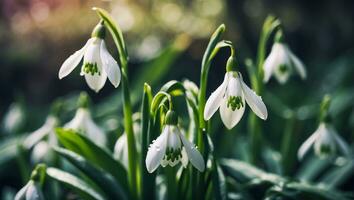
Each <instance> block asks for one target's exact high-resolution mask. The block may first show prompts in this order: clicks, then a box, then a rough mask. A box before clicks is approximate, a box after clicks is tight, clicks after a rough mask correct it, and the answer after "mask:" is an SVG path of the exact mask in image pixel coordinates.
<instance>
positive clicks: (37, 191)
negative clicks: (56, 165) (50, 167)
mask: <svg viewBox="0 0 354 200" xmlns="http://www.w3.org/2000/svg"><path fill="white" fill-rule="evenodd" d="M45 169H46V166H45V165H43V164H39V165H37V166H36V168H35V169H34V170H33V171H32V174H31V178H30V180H29V181H28V183H27V184H26V185H25V186H24V187H23V188H21V189H20V190H19V191H18V192H17V194H16V196H15V200H44V195H43V192H42V189H41V182H43V180H44V176H45Z"/></svg>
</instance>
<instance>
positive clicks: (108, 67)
mask: <svg viewBox="0 0 354 200" xmlns="http://www.w3.org/2000/svg"><path fill="white" fill-rule="evenodd" d="M104 38H105V27H104V25H103V22H100V23H99V24H98V25H97V26H96V27H95V29H94V30H93V32H92V36H91V38H90V39H89V40H88V41H87V43H86V44H85V46H84V47H83V48H81V49H80V50H78V51H76V52H75V53H74V54H72V55H71V56H70V57H69V58H68V59H66V60H65V62H64V63H63V65H62V66H61V67H60V70H59V79H62V78H64V77H65V76H67V75H68V74H70V73H71V72H72V71H73V70H74V69H75V68H76V67H77V66H78V65H79V63H80V62H81V60H82V58H83V60H84V61H83V65H82V67H81V72H80V75H81V76H85V80H86V82H87V84H88V86H89V87H90V88H91V89H92V90H94V91H95V92H98V91H99V90H101V89H102V88H103V86H104V84H105V82H106V80H107V77H108V79H109V80H110V82H111V83H112V84H113V86H114V87H118V85H119V83H120V79H121V72H120V69H119V66H118V64H117V62H116V61H115V60H114V58H113V57H112V56H111V54H110V53H109V52H108V50H107V47H106V44H105V41H104Z"/></svg>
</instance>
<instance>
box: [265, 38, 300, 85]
mask: <svg viewBox="0 0 354 200" xmlns="http://www.w3.org/2000/svg"><path fill="white" fill-rule="evenodd" d="M263 69H264V79H263V81H264V82H268V80H269V79H270V77H271V76H272V74H274V75H275V77H276V78H277V80H278V81H279V83H281V84H284V83H285V82H286V81H287V80H288V78H289V76H290V75H291V73H293V71H294V70H295V71H296V72H297V73H298V74H299V75H300V77H301V78H302V79H305V78H306V69H305V66H304V64H303V63H302V62H301V61H300V60H299V59H298V58H297V57H296V56H295V55H294V54H293V53H292V52H291V50H290V49H289V47H288V46H287V45H285V44H283V43H281V42H275V43H274V44H273V47H272V50H271V52H270V54H269V56H268V57H267V58H266V60H265V61H264V65H263Z"/></svg>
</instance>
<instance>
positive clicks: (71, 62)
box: [59, 38, 92, 79]
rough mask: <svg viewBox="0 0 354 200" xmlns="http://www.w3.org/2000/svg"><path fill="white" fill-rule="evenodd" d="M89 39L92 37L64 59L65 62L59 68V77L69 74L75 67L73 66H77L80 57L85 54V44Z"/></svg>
mask: <svg viewBox="0 0 354 200" xmlns="http://www.w3.org/2000/svg"><path fill="white" fill-rule="evenodd" d="M91 41H92V38H91V39H89V40H88V41H87V42H86V44H85V46H84V47H82V48H81V49H80V50H78V51H76V52H75V53H74V54H72V55H71V56H70V57H69V58H67V59H66V60H65V62H64V63H63V64H62V65H61V67H60V70H59V79H62V78H64V77H65V76H67V75H68V74H70V73H71V72H72V71H73V70H74V69H75V67H77V66H78V64H79V63H80V61H81V59H82V57H83V56H84V54H85V51H86V48H87V46H88V45H89V44H90V43H91Z"/></svg>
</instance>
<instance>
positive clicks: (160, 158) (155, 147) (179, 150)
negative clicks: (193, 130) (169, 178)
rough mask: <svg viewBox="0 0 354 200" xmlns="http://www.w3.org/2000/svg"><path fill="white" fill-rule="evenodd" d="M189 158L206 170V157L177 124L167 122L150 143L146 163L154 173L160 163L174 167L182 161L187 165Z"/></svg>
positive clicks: (193, 163)
mask: <svg viewBox="0 0 354 200" xmlns="http://www.w3.org/2000/svg"><path fill="white" fill-rule="evenodd" d="M188 160H189V161H190V162H191V163H192V165H193V166H194V167H195V168H197V169H198V170H199V171H201V172H202V171H204V168H205V164H204V159H203V157H202V155H201V154H200V152H199V151H198V150H197V148H196V147H195V146H194V145H193V144H192V143H190V142H189V141H188V140H187V139H186V138H185V137H184V136H183V135H182V134H181V132H180V130H179V129H178V127H177V126H176V125H171V124H167V125H165V126H164V128H163V131H162V133H161V135H160V136H159V137H158V138H157V139H156V140H154V141H153V143H152V144H151V145H150V147H149V150H148V152H147V155H146V160H145V164H146V168H147V171H148V172H149V173H152V172H154V171H155V170H156V169H157V167H158V166H159V165H161V166H162V167H166V166H167V165H170V166H171V167H173V166H175V165H177V164H178V163H179V162H181V163H182V165H183V166H184V167H187V165H188Z"/></svg>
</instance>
